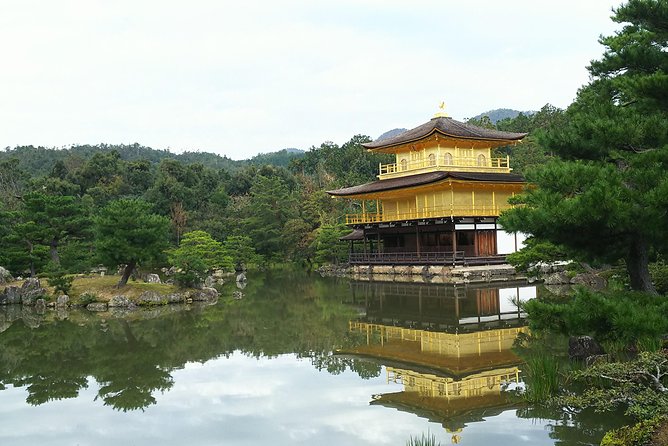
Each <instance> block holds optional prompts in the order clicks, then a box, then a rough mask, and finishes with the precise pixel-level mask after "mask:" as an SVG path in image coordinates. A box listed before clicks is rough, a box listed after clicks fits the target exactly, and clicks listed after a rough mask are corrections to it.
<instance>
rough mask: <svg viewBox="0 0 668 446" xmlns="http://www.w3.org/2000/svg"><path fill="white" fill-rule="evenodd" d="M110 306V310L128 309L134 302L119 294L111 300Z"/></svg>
mask: <svg viewBox="0 0 668 446" xmlns="http://www.w3.org/2000/svg"><path fill="white" fill-rule="evenodd" d="M108 305H109V307H110V308H119V307H123V308H127V307H129V306H131V305H132V301H131V300H130V299H129V298H128V297H127V296H124V295H122V294H119V295H117V296H113V297H112V298H111V299H109V304H108Z"/></svg>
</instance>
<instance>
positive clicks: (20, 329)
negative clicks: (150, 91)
mask: <svg viewBox="0 0 668 446" xmlns="http://www.w3.org/2000/svg"><path fill="white" fill-rule="evenodd" d="M234 289H236V288H234V285H233V284H231V285H226V286H225V287H224V288H223V292H222V295H221V298H220V300H219V301H218V302H217V303H216V304H214V305H204V306H185V307H181V306H169V307H165V308H153V309H149V310H145V311H138V312H133V313H130V314H108V313H105V314H92V313H88V312H87V311H85V310H78V311H75V310H71V311H66V312H55V311H47V312H46V313H44V314H37V313H35V312H34V311H33V310H32V309H30V308H21V307H17V306H5V307H0V331H1V332H0V364H1V366H0V419H1V420H2V421H1V422H0V442H1V443H2V444H11V445H35V444H47V445H73V444H78V445H118V444H132V445H153V444H161V445H172V444H173V445H180V444H185V443H188V444H198V445H208V444H211V445H213V444H216V445H218V444H225V445H251V444H253V445H254V444H273V445H294V444H316V443H317V444H319V445H379V444H380V445H404V444H406V441H407V440H409V439H410V438H411V436H412V437H416V436H420V435H422V434H427V433H429V434H430V435H434V436H435V437H436V439H437V441H440V443H441V444H443V445H446V444H453V443H459V444H462V445H488V444H494V445H495V446H503V445H517V444H521V443H524V444H527V445H555V444H559V445H587V444H598V442H599V441H600V439H601V437H602V435H603V433H604V432H605V431H606V430H608V429H610V428H612V427H617V426H619V425H620V424H622V423H623V421H624V420H623V419H621V418H619V417H611V416H610V415H606V416H600V415H596V414H590V413H567V412H564V411H561V410H557V411H554V410H552V411H551V410H544V409H539V408H533V407H531V406H528V405H527V404H525V403H523V402H522V400H521V399H520V398H518V397H516V396H515V393H516V390H517V389H518V388H522V386H523V385H524V380H525V379H524V375H523V371H522V360H521V359H520V357H519V356H517V355H516V354H515V352H514V350H513V342H514V340H515V338H516V337H517V336H518V335H521V334H522V333H524V332H525V331H526V323H525V322H526V321H525V315H524V314H523V313H522V312H521V311H520V310H519V308H518V306H517V302H518V299H519V300H525V299H530V298H533V297H535V296H536V294H537V293H540V292H541V291H540V290H537V289H536V287H533V286H530V285H527V284H523V283H506V284H503V285H502V286H489V285H488V286H479V285H476V286H474V285H467V286H461V285H460V286H457V287H455V286H451V285H442V284H441V285H430V284H412V283H380V282H360V281H350V280H347V279H333V278H320V277H318V276H316V275H306V274H302V273H294V272H289V273H288V272H285V273H267V274H259V273H258V274H252V275H250V277H249V283H248V286H247V287H246V288H245V289H244V294H245V296H244V298H243V299H241V300H235V299H233V298H232V297H231V296H232V291H233V290H234Z"/></svg>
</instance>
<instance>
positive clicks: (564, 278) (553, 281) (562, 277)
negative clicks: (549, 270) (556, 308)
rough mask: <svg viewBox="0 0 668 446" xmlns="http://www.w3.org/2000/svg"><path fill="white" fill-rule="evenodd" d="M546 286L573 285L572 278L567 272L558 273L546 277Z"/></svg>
mask: <svg viewBox="0 0 668 446" xmlns="http://www.w3.org/2000/svg"><path fill="white" fill-rule="evenodd" d="M544 283H545V285H567V284H569V283H571V278H570V276H569V275H568V273H567V272H566V271H558V272H556V273H554V274H550V275H549V276H545V279H544Z"/></svg>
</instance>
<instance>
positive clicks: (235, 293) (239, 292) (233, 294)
mask: <svg viewBox="0 0 668 446" xmlns="http://www.w3.org/2000/svg"><path fill="white" fill-rule="evenodd" d="M232 297H234V298H235V299H237V300H239V299H241V298H243V297H244V293H242V292H241V291H235V292H234V293H232Z"/></svg>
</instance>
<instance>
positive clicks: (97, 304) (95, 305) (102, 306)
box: [86, 302, 107, 312]
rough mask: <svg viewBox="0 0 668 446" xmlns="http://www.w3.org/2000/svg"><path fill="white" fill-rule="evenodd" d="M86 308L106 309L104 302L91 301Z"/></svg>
mask: <svg viewBox="0 0 668 446" xmlns="http://www.w3.org/2000/svg"><path fill="white" fill-rule="evenodd" d="M86 310H88V311H96V312H97V311H107V303H106V302H92V303H89V304H88V305H86Z"/></svg>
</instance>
